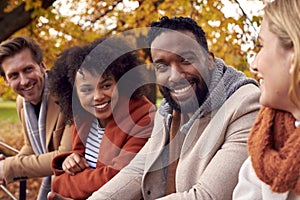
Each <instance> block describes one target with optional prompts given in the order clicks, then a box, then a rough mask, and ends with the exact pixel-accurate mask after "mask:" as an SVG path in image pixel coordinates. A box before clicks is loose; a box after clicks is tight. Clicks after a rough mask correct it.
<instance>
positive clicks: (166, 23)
mask: <svg viewBox="0 0 300 200" xmlns="http://www.w3.org/2000/svg"><path fill="white" fill-rule="evenodd" d="M168 29H169V30H175V31H190V32H192V33H193V34H194V35H195V37H196V40H197V42H198V43H199V44H200V45H201V47H203V48H204V49H205V50H206V51H207V52H208V46H207V40H206V36H205V32H204V31H203V29H202V28H201V27H200V26H199V25H198V24H197V23H196V21H194V20H193V19H191V18H189V17H173V18H168V17H167V16H164V17H162V18H161V19H160V20H159V21H158V22H152V23H151V28H150V30H149V32H148V35H147V42H148V44H149V46H151V43H152V42H153V40H154V39H155V38H156V37H157V36H159V35H160V34H161V33H163V32H166V31H168Z"/></svg>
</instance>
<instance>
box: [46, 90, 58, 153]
mask: <svg viewBox="0 0 300 200" xmlns="http://www.w3.org/2000/svg"><path fill="white" fill-rule="evenodd" d="M59 113H60V108H59V106H58V105H57V104H56V103H55V101H54V99H53V98H52V97H51V96H50V97H49V101H48V108H47V117H46V148H47V151H48V150H49V149H48V147H49V143H50V141H51V137H52V135H53V131H54V130H55V125H56V122H57V120H58V115H59Z"/></svg>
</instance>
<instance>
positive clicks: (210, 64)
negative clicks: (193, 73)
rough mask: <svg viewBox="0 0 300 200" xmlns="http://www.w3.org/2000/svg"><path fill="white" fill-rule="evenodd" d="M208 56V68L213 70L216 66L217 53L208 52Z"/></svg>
mask: <svg viewBox="0 0 300 200" xmlns="http://www.w3.org/2000/svg"><path fill="white" fill-rule="evenodd" d="M207 57H208V68H209V70H213V69H214V67H215V55H214V53H213V52H208V53H207Z"/></svg>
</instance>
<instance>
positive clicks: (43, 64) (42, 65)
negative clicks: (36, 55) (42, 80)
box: [41, 62, 46, 72]
mask: <svg viewBox="0 0 300 200" xmlns="http://www.w3.org/2000/svg"><path fill="white" fill-rule="evenodd" d="M41 67H42V70H43V72H46V65H45V63H44V62H42V63H41Z"/></svg>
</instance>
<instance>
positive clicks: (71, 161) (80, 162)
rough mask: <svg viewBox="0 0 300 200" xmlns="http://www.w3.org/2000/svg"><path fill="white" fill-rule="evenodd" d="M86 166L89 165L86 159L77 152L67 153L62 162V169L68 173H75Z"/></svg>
mask: <svg viewBox="0 0 300 200" xmlns="http://www.w3.org/2000/svg"><path fill="white" fill-rule="evenodd" d="M87 167H89V165H88V163H87V161H86V159H85V158H84V157H82V156H80V155H79V154H77V153H72V154H71V155H69V156H68V157H67V158H66V159H65V160H64V162H63V164H62V168H63V170H64V171H65V172H66V173H68V174H70V175H75V174H76V173H78V172H81V171H83V170H84V169H85V168H87Z"/></svg>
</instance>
